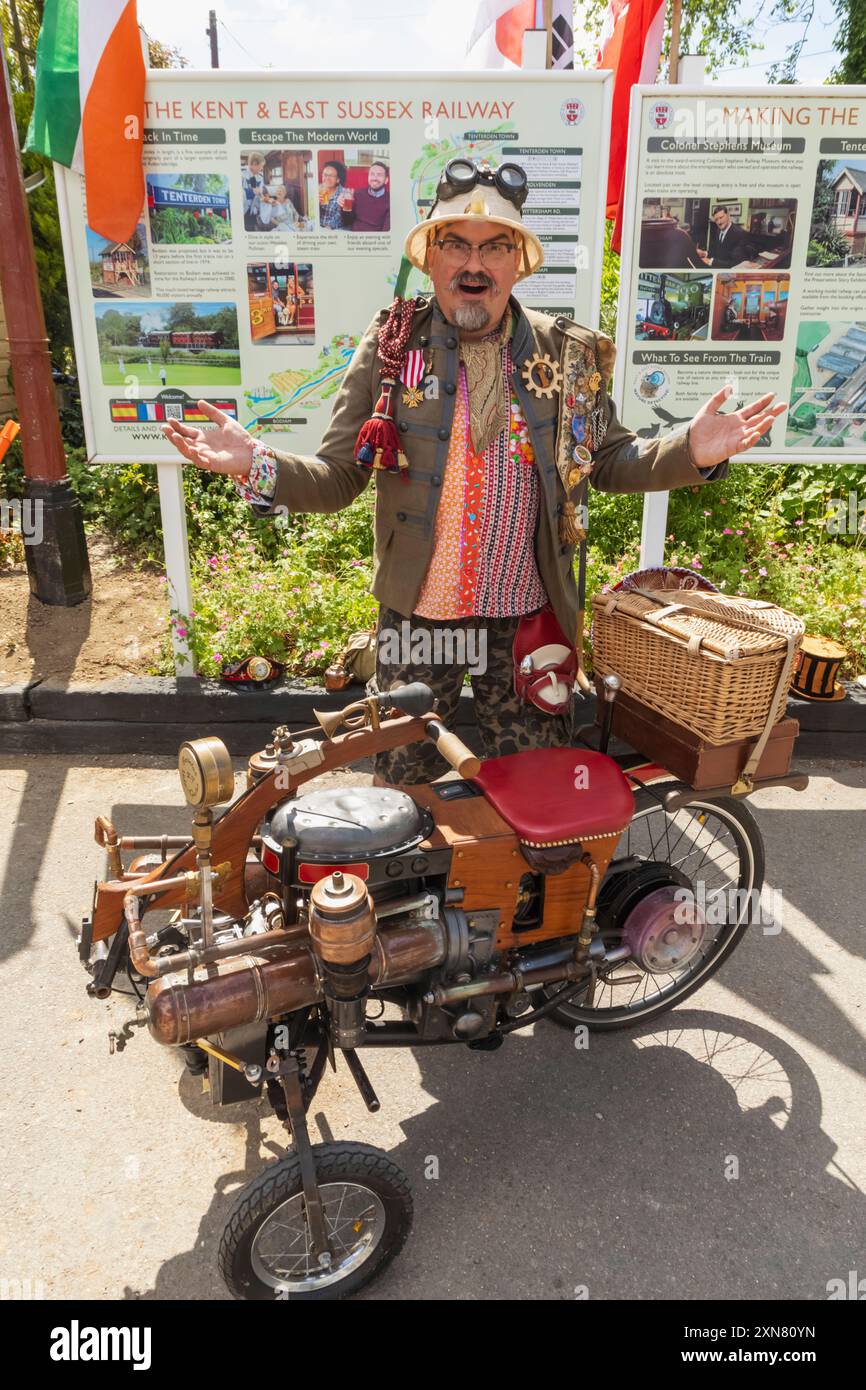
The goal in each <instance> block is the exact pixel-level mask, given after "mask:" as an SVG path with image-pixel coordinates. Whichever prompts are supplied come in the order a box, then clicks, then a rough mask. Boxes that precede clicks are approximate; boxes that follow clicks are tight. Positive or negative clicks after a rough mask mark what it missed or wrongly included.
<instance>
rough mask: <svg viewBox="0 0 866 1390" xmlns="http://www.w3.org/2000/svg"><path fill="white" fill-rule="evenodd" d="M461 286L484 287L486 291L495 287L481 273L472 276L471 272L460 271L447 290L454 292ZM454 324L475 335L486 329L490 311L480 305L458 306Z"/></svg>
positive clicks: (488, 277) (487, 276)
mask: <svg viewBox="0 0 866 1390" xmlns="http://www.w3.org/2000/svg"><path fill="white" fill-rule="evenodd" d="M461 284H467V285H486V286H487V288H488V289H491V290H492V289H495V288H496V285H495V282H494V281H493V280H491V278H490V276H489V275H485V274H484V273H483V271H482V272H480V273H479V274H477V275H476V274H473V273H472V272H467V271H465V270H464V271H461V272H460V274H459V275H455V276H454V279H453V280H452V281H451V283H450V284H449V286H448V288H449V290H451V291H452V293H453V292H454V291H456V290H457V289H459V287H460V285H461ZM454 322H455V323H456V325H457V327H458V328H462V329H464V330H465V332H467V333H477V332H478V330H479V329H481V328H486V327H487V325H488V324H489V323H490V310H489V309H487V308H485V306H484V305H483V304H481V303H478V304H459V305H458V306H457V308H456V309H455V310H454Z"/></svg>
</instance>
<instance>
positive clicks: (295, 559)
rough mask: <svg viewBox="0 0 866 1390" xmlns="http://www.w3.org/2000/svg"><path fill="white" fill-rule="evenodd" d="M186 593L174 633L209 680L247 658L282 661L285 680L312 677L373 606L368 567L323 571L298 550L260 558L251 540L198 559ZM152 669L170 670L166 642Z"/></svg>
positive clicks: (357, 563) (367, 620)
mask: <svg viewBox="0 0 866 1390" xmlns="http://www.w3.org/2000/svg"><path fill="white" fill-rule="evenodd" d="M193 595H194V604H195V606H194V609H193V612H192V615H191V617H190V618H189V620H188V622H180V621H179V620H178V619H177V618H175V619H174V628H175V632H176V635H177V636H178V637H179V638H180V639H181V640H182V641H183V642H185V643H186V645H187V646H188V647H189V649H190V650H191V652H192V654H193V657H194V659H195V663H196V668H197V670H198V672H199V674H200V675H202V676H210V677H214V676H218V675H219V673H220V668H221V667H222V666H223V664H224V663H225V662H231V661H239V660H241V659H242V658H243V657H247V656H254V655H259V656H269V657H273V658H275V659H276V660H277V661H281V662H284V663H285V665H286V668H287V675H290V676H308V677H320V676H321V675H322V673H323V672H324V670H325V667H326V666H329V665H330V664H331V662H332V661H333V660H334V659H335V656H337V655H339V653H340V651H341V650H342V648H343V646H344V645H345V641H346V638H347V636H348V634H349V633H350V632H354V631H356V630H358V629H361V628H366V627H369V626H370V625H371V623H372V622H373V620H374V618H375V615H376V606H377V605H376V601H375V599H374V598H373V597H372V596H371V594H370V567H369V563H368V562H366V561H363V560H359V559H354V560H349V561H348V563H346V564H344V565H341V566H340V567H338V568H335V567H331V568H330V569H328V568H323V567H320V565H319V564H317V563H315V564H314V563H311V562H310V559H309V557H308V555H307V554H306V552H305V550H304V549H303V548H302V547H298V548H297V549H293V550H292V551H289V552H286V553H285V554H284V555H282V556H281V557H279V558H278V559H276V560H266V559H264V558H263V557H262V555H261V554H260V553H259V552H258V550H257V548H256V546H255V544H254V542H251V541H247V542H243V543H241V544H240V545H235V546H233V547H232V549H231V550H229V549H224V550H221V551H219V552H217V553H215V554H213V555H208V556H200V557H198V559H197V560H196V562H195V565H194V570H193ZM160 669H161V670H162V671H163V672H164V673H168V672H170V671H172V670H173V665H172V659H171V650H170V644H169V643H168V641H166V643H165V645H164V649H163V653H162V661H161V664H160Z"/></svg>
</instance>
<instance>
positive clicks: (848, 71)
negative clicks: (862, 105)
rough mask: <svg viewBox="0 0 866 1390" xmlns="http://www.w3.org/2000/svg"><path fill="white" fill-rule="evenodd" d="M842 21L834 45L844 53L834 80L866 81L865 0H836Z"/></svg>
mask: <svg viewBox="0 0 866 1390" xmlns="http://www.w3.org/2000/svg"><path fill="white" fill-rule="evenodd" d="M836 13H837V15H838V16H839V19H840V21H841V23H840V26H839V32H838V33H837V35H836V38H835V43H834V46H835V47H836V48H837V49H838V50H839V52H840V53H841V55H842V59H841V62H840V64H839V66H838V68H837V69H836V71H835V72H834V73H833V81H834V82H866V6H864V4H863V0H836Z"/></svg>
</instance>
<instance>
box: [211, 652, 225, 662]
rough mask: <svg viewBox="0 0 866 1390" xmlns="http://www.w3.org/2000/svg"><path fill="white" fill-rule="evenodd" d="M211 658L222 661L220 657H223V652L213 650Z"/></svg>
mask: <svg viewBox="0 0 866 1390" xmlns="http://www.w3.org/2000/svg"><path fill="white" fill-rule="evenodd" d="M211 659H212V660H213V661H222V659H223V654H222V652H214V653H213V656H212V658H211Z"/></svg>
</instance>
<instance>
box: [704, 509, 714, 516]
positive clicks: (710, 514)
mask: <svg viewBox="0 0 866 1390" xmlns="http://www.w3.org/2000/svg"><path fill="white" fill-rule="evenodd" d="M704 516H712V512H708V511H707V510H706V509H704Z"/></svg>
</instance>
